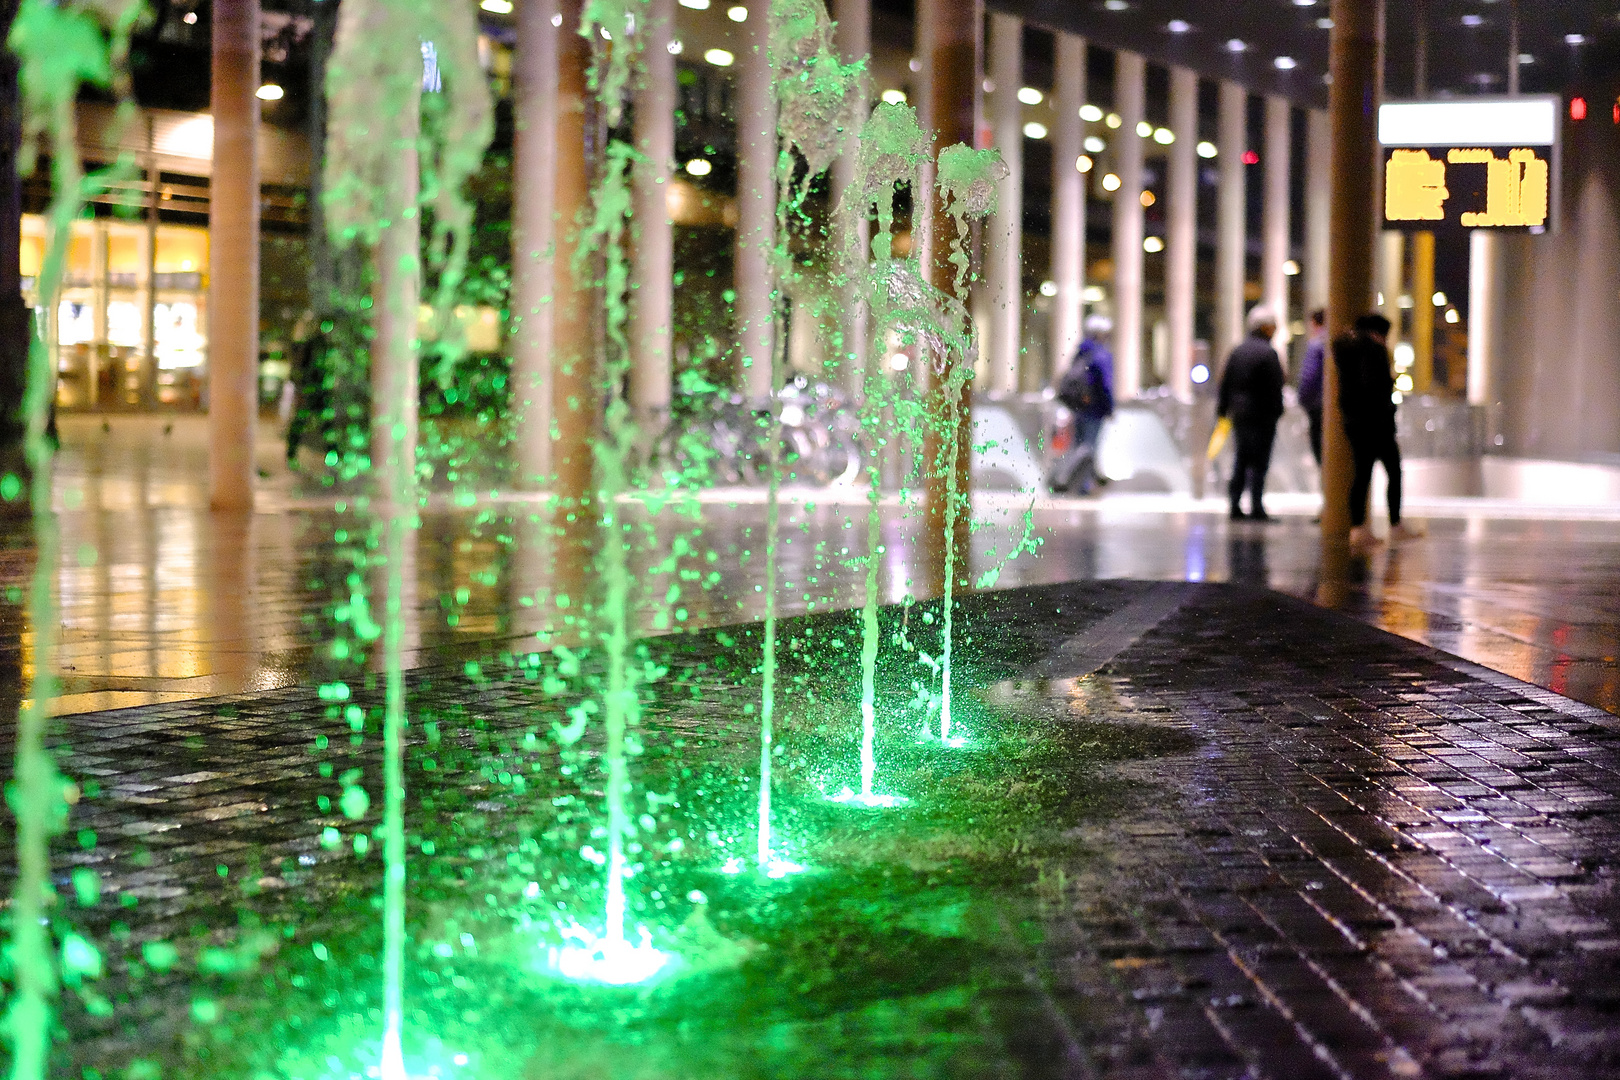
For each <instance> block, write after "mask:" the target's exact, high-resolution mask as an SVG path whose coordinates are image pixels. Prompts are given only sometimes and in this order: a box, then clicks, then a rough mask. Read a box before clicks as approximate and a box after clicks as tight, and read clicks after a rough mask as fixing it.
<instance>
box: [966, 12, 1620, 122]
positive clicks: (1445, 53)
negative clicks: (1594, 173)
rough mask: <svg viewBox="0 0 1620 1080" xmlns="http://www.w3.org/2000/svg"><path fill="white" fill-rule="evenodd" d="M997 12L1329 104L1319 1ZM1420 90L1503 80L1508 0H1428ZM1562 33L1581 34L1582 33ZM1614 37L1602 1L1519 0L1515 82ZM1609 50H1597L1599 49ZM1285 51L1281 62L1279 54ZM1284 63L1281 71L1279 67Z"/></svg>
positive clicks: (1539, 84) (1582, 71)
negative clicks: (1425, 85) (1425, 76)
mask: <svg viewBox="0 0 1620 1080" xmlns="http://www.w3.org/2000/svg"><path fill="white" fill-rule="evenodd" d="M987 2H988V3H989V6H990V7H991V8H992V9H994V10H998V11H1004V12H1007V13H1009V14H1013V15H1018V16H1020V17H1022V18H1023V19H1025V20H1026V21H1027V22H1030V23H1033V24H1036V25H1039V26H1044V27H1046V28H1048V29H1052V30H1067V31H1069V32H1071V33H1075V34H1080V35H1082V36H1084V37H1086V38H1088V39H1090V40H1091V41H1093V42H1095V43H1096V44H1098V45H1102V46H1106V47H1108V48H1113V49H1130V50H1132V51H1134V52H1139V53H1142V54H1143V55H1144V56H1146V57H1147V58H1148V59H1150V60H1153V61H1156V62H1158V63H1161V64H1179V65H1182V66H1184V67H1189V68H1192V69H1193V70H1194V71H1196V72H1198V73H1199V74H1200V75H1203V76H1205V77H1206V78H1210V79H1231V80H1233V81H1234V82H1238V83H1240V84H1242V85H1244V86H1246V87H1248V88H1249V89H1250V90H1251V91H1253V92H1254V93H1258V94H1277V95H1280V96H1283V97H1287V98H1290V99H1292V100H1293V101H1295V102H1297V103H1298V104H1300V105H1309V106H1316V107H1322V106H1325V105H1326V104H1327V80H1326V76H1327V71H1328V35H1329V29H1328V27H1326V26H1322V25H1319V23H1321V22H1324V21H1327V17H1328V8H1329V4H1328V2H1327V0H1313V2H1308V3H1302V2H1300V0H1219V2H1214V0H987ZM1417 7H1418V5H1417V4H1415V3H1411V2H1400V0H1390V2H1389V3H1388V4H1387V6H1386V11H1387V20H1388V25H1387V29H1386V42H1387V45H1386V49H1385V56H1386V59H1385V80H1384V82H1385V86H1386V87H1387V89H1388V93H1389V95H1390V96H1391V97H1409V96H1411V94H1412V89H1413V81H1412V80H1413V68H1414V56H1415V53H1416V46H1415V41H1416V23H1415V19H1416V16H1415V10H1416V8H1417ZM1427 7H1428V24H1429V65H1428V66H1429V92H1430V94H1431V95H1434V96H1449V95H1453V94H1455V95H1462V94H1477V93H1481V92H1489V93H1498V94H1499V93H1501V92H1502V91H1503V90H1504V89H1506V85H1507V66H1508V40H1509V34H1508V4H1507V3H1506V2H1504V0H1429V3H1428V5H1427ZM1183 27H1184V29H1183ZM1570 35H1578V36H1579V38H1580V39H1581V40H1580V41H1575V40H1573V39H1572V38H1571V37H1570ZM1617 37H1620V18H1617V13H1616V9H1615V6H1614V4H1613V3H1612V2H1606V0H1524V2H1523V4H1522V14H1521V16H1520V27H1519V49H1520V52H1521V53H1524V54H1528V55H1529V56H1530V57H1531V60H1530V61H1529V62H1528V63H1525V64H1523V65H1522V66H1521V68H1520V83H1521V89H1522V90H1524V91H1526V92H1537V91H1540V92H1545V91H1558V90H1561V89H1563V88H1564V87H1565V86H1567V85H1568V84H1569V83H1570V82H1571V81H1572V80H1574V79H1577V78H1580V77H1582V76H1584V75H1590V74H1597V72H1594V71H1593V68H1594V67H1596V66H1605V67H1607V68H1609V69H1612V68H1614V66H1615V51H1614V49H1613V48H1608V47H1607V46H1605V45H1604V44H1603V42H1604V40H1605V39H1608V40H1609V41H1610V42H1612V41H1613V40H1614V39H1616V38H1617ZM1605 48H1606V49H1607V51H1606V52H1604V53H1602V54H1601V55H1599V54H1598V50H1599V49H1605ZM1279 59H1282V61H1283V63H1282V66H1279V64H1278V61H1279ZM1290 61H1291V62H1292V64H1293V66H1292V67H1289V66H1288V63H1289V62H1290Z"/></svg>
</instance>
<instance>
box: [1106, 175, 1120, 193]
mask: <svg viewBox="0 0 1620 1080" xmlns="http://www.w3.org/2000/svg"><path fill="white" fill-rule="evenodd" d="M1103 190H1104V191H1118V190H1119V177H1118V176H1117V175H1116V174H1114V173H1109V174H1108V175H1107V176H1105V177H1103Z"/></svg>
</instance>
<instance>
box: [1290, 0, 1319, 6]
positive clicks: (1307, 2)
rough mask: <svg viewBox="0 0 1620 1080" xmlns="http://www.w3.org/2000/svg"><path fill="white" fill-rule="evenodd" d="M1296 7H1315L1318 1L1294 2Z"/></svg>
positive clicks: (1303, 0)
mask: <svg viewBox="0 0 1620 1080" xmlns="http://www.w3.org/2000/svg"><path fill="white" fill-rule="evenodd" d="M1294 6H1295V7H1315V6H1316V0H1294Z"/></svg>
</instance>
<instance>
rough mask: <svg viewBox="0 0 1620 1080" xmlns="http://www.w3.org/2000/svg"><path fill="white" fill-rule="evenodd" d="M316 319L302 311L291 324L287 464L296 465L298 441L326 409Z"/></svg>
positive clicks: (312, 427)
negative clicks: (289, 415) (290, 400)
mask: <svg viewBox="0 0 1620 1080" xmlns="http://www.w3.org/2000/svg"><path fill="white" fill-rule="evenodd" d="M320 348H321V333H320V323H319V321H318V320H317V319H316V318H315V313H314V312H312V311H305V312H304V313H303V314H302V315H300V316H299V317H298V322H297V323H295V324H294V325H293V331H292V350H291V354H290V356H289V358H288V359H289V360H290V364H289V367H290V369H291V370H289V371H288V373H287V381H288V382H289V383H291V384H292V387H293V391H294V398H293V404H292V410H291V411H292V417H291V419H290V420H289V421H288V424H287V467H288V468H289V469H296V468H298V445H299V443H301V442H303V439H304V432H306V431H308V430H310V429H314V430H316V431H319V430H320V427H321V422H322V416H321V414H322V413H323V412H325V410H326V382H325V373H324V372H323V371H322V370H321V359H322V357H321V355H320Z"/></svg>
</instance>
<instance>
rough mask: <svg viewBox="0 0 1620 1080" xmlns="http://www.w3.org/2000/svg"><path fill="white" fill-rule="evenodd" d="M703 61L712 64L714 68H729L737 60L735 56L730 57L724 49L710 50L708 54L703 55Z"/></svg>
mask: <svg viewBox="0 0 1620 1080" xmlns="http://www.w3.org/2000/svg"><path fill="white" fill-rule="evenodd" d="M703 59H705V60H707V61H708V62H709V63H711V64H713V65H714V66H715V67H730V66H731V65H732V64H733V63H735V62H736V60H737V58H736V57H735V56H732V55H731V54H730V53H728V52H726V50H724V49H710V50H709V51H708V52H706V53H704V54H703Z"/></svg>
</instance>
